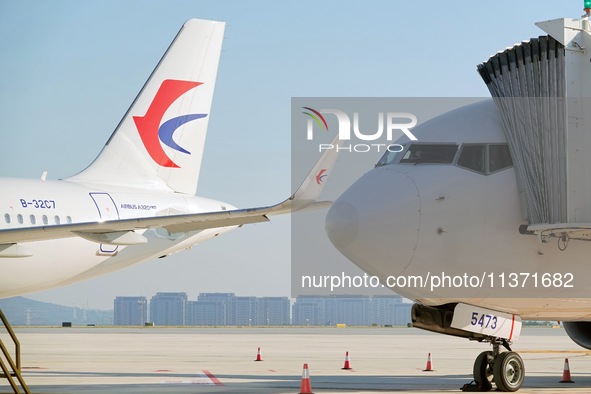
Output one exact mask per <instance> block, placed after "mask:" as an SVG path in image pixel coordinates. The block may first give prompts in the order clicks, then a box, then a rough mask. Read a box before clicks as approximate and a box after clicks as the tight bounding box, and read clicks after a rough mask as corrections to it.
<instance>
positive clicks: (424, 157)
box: [400, 144, 458, 164]
mask: <svg viewBox="0 0 591 394" xmlns="http://www.w3.org/2000/svg"><path fill="white" fill-rule="evenodd" d="M457 150H458V146H457V145H451V144H437V145H428V144H412V145H411V146H410V147H409V148H408V150H407V151H406V152H405V153H404V156H403V157H402V159H401V160H400V163H410V164H419V163H452V162H453V161H454V157H455V155H456V151H457Z"/></svg>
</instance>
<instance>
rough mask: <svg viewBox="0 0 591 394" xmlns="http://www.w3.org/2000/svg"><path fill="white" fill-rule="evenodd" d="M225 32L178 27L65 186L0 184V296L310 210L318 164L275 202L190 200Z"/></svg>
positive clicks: (330, 159) (202, 24)
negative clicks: (90, 158)
mask: <svg viewBox="0 0 591 394" xmlns="http://www.w3.org/2000/svg"><path fill="white" fill-rule="evenodd" d="M223 32H224V23H223V22H216V21H204V20H189V21H187V22H186V23H185V24H184V26H183V27H182V29H181V30H180V32H179V33H178V35H177V36H176V38H175V39H174V41H173V42H172V44H171V45H170V47H169V48H168V50H167V51H166V53H165V55H164V56H163V58H162V59H161V61H160V62H159V64H158V65H157V67H156V69H155V70H154V71H153V73H152V75H151V76H150V77H149V79H148V81H147V82H146V84H145V85H144V87H143V88H142V90H141V91H140V93H139V94H138V96H137V98H136V99H135V100H134V102H133V103H132V104H131V106H130V108H129V110H128V111H127V113H126V114H125V115H124V117H123V119H122V120H121V121H120V123H119V125H118V126H117V127H116V129H115V131H114V132H113V134H112V136H111V137H110V139H109V140H108V142H107V144H106V145H105V147H104V148H103V150H102V151H101V153H100V154H99V156H98V157H97V158H96V160H95V161H94V162H93V163H92V164H91V165H90V166H89V167H88V168H86V169H85V170H83V171H82V172H80V173H78V174H76V175H74V176H72V177H70V178H67V179H63V180H55V181H52V180H45V179H44V177H42V179H37V180H34V179H11V178H0V190H2V193H1V195H0V266H1V267H2V272H3V274H2V275H0V298H5V297H12V296H16V295H21V294H26V293H31V292H35V291H40V290H45V289H50V288H54V287H58V286H64V285H67V284H70V283H74V282H78V281H81V280H86V279H90V278H93V277H96V276H99V275H104V274H107V273H110V272H113V271H116V270H119V269H122V268H125V267H128V266H130V265H132V264H136V263H139V262H142V261H146V260H149V259H153V258H158V257H163V256H167V255H170V254H172V253H176V252H178V251H181V250H184V249H187V248H190V247H191V246H193V245H196V244H200V243H202V242H204V241H207V240H209V239H211V238H213V237H216V236H218V235H220V234H223V233H225V232H228V231H230V230H232V229H235V228H237V227H239V226H242V225H243V224H249V223H257V222H265V221H268V220H269V219H268V217H269V216H271V215H276V214H282V213H287V212H291V211H295V210H300V209H308V208H313V207H322V206H328V204H327V203H322V202H316V199H317V198H318V196H319V195H320V192H321V190H322V187H323V184H319V183H317V182H314V179H315V177H316V175H317V174H318V173H320V172H321V171H322V172H323V173H324V174H328V173H329V172H330V169H331V167H332V166H333V164H334V162H335V160H336V155H335V154H332V153H328V154H325V155H323V156H321V158H320V159H319V161H318V163H316V165H315V166H314V167H313V168H312V171H311V172H310V174H309V175H308V176H307V178H306V179H305V180H304V183H303V184H302V186H301V187H300V188H299V189H298V190H297V191H296V192H295V193H294V194H293V195H292V196H291V197H290V198H289V199H287V200H285V201H284V202H282V203H279V204H277V205H273V206H268V207H258V208H250V209H236V208H235V207H233V206H232V205H230V204H227V203H225V202H222V201H215V200H212V199H208V198H204V197H198V196H196V195H195V193H196V188H197V181H198V178H199V171H200V167H201V158H202V155H203V149H204V143H205V134H206V131H207V125H208V122H209V118H210V116H211V114H210V109H211V103H212V97H213V93H214V85H215V80H216V74H217V69H218V61H219V57H220V51H221V46H222V39H223Z"/></svg>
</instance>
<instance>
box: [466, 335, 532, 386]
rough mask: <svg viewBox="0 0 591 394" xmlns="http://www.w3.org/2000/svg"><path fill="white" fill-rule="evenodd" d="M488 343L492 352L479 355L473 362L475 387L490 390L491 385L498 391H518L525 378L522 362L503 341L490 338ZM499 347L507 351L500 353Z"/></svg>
mask: <svg viewBox="0 0 591 394" xmlns="http://www.w3.org/2000/svg"><path fill="white" fill-rule="evenodd" d="M489 341H490V342H491V344H492V346H493V350H492V351H486V352H482V353H480V354H479V355H478V357H476V361H475V362H474V381H475V382H476V384H477V386H479V388H480V390H481V391H489V390H492V388H493V383H494V385H495V386H496V388H497V390H499V391H505V392H513V391H517V390H519V388H521V385H522V384H523V380H524V378H525V366H524V365H523V360H522V359H521V357H520V356H519V354H517V353H515V352H514V351H512V350H511V348H510V347H509V344H508V343H507V341H505V340H504V339H498V338H491V339H490V340H489ZM499 345H503V346H504V347H505V348H506V349H507V350H508V351H507V352H503V353H500V352H499Z"/></svg>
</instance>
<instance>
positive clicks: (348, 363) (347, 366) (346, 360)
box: [341, 352, 353, 369]
mask: <svg viewBox="0 0 591 394" xmlns="http://www.w3.org/2000/svg"><path fill="white" fill-rule="evenodd" d="M341 369H353V368H351V362H350V360H349V352H347V354H345V366H344V367H343V368H341Z"/></svg>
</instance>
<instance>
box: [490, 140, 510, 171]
mask: <svg viewBox="0 0 591 394" xmlns="http://www.w3.org/2000/svg"><path fill="white" fill-rule="evenodd" d="M512 165H513V160H511V153H509V146H508V145H506V144H502V145H489V147H488V172H495V171H500V170H502V169H503V168H507V167H511V166H512Z"/></svg>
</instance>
